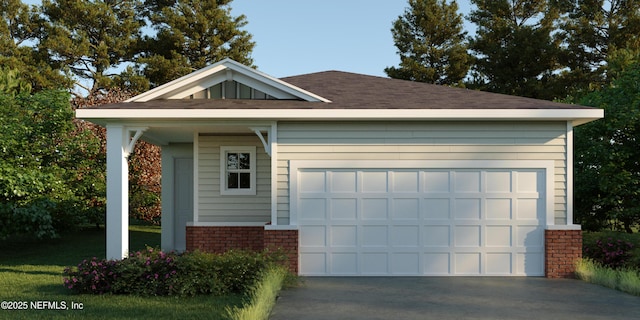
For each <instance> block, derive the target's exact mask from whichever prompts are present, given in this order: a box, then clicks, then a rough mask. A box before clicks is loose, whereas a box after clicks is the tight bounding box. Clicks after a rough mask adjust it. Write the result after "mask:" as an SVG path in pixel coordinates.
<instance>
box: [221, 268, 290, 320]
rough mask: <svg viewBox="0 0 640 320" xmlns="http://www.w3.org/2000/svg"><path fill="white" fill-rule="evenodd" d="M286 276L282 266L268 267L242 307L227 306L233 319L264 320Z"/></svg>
mask: <svg viewBox="0 0 640 320" xmlns="http://www.w3.org/2000/svg"><path fill="white" fill-rule="evenodd" d="M287 276H288V272H287V270H286V269H284V268H283V267H274V268H270V269H268V270H267V271H266V272H265V274H264V275H263V276H262V279H261V281H258V283H257V284H256V286H255V287H254V288H253V289H252V291H251V299H250V301H249V303H247V304H246V305H245V306H243V307H230V308H227V312H228V315H229V318H231V319H233V320H266V319H268V318H269V314H270V313H271V310H272V309H273V306H274V305H275V304H276V297H277V296H278V292H280V289H282V286H283V284H284V282H285V280H286V278H287Z"/></svg>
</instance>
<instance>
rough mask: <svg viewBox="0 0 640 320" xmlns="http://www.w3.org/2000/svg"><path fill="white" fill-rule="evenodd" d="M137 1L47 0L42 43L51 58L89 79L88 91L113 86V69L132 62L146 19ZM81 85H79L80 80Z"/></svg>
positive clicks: (80, 77) (78, 75) (80, 76)
mask: <svg viewBox="0 0 640 320" xmlns="http://www.w3.org/2000/svg"><path fill="white" fill-rule="evenodd" d="M140 5H141V3H140V1H138V0H128V1H114V0H94V1H87V0H44V1H43V2H42V13H43V15H44V17H46V22H47V23H46V24H45V27H44V29H43V30H44V33H43V36H42V38H41V43H40V46H41V47H43V48H46V49H47V50H48V52H50V53H51V55H52V60H53V61H55V62H57V63H59V64H60V65H63V66H65V67H66V68H68V69H69V70H70V71H71V73H73V75H75V76H76V77H78V78H79V79H82V80H85V81H88V82H89V84H90V85H89V87H88V88H85V89H87V90H88V91H89V93H92V92H95V91H96V90H98V89H101V88H110V87H112V86H113V84H112V78H113V77H114V76H116V75H117V73H118V71H115V69H114V68H116V67H118V66H120V65H121V64H123V63H126V62H132V61H133V60H134V56H135V53H136V48H137V45H138V42H139V40H140V34H141V31H140V30H141V28H142V27H143V26H144V21H143V20H142V18H141V17H139V16H138V15H137V14H136V12H137V10H138V9H139V8H138V7H139V6H140ZM78 85H80V84H79V83H78Z"/></svg>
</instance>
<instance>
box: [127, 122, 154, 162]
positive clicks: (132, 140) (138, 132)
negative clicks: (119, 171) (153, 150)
mask: <svg viewBox="0 0 640 320" xmlns="http://www.w3.org/2000/svg"><path fill="white" fill-rule="evenodd" d="M147 129H149V128H148V127H140V128H126V132H127V135H126V136H125V137H126V141H124V144H123V147H124V156H125V158H129V155H130V154H131V152H133V148H134V147H135V145H136V142H138V139H140V137H142V134H143V133H144V132H145V131H147ZM134 132H135V133H134ZM132 134H133V135H132Z"/></svg>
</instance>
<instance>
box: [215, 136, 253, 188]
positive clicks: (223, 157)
mask: <svg viewBox="0 0 640 320" xmlns="http://www.w3.org/2000/svg"><path fill="white" fill-rule="evenodd" d="M229 152H233V153H235V152H238V153H240V152H241V153H249V154H250V156H249V167H250V168H249V170H250V172H249V174H250V175H251V182H250V188H249V189H228V188H227V153H229ZM256 171H257V170H256V147H255V146H221V147H220V194H221V195H229V196H255V195H256Z"/></svg>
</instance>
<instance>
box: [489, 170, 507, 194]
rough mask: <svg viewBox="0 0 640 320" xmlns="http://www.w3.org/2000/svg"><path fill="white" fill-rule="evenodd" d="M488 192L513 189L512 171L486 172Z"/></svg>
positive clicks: (501, 191)
mask: <svg viewBox="0 0 640 320" xmlns="http://www.w3.org/2000/svg"><path fill="white" fill-rule="evenodd" d="M486 186H487V189H486V190H485V192H486V193H505V192H511V191H512V190H513V186H512V178H511V171H489V172H487V173H486Z"/></svg>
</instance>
